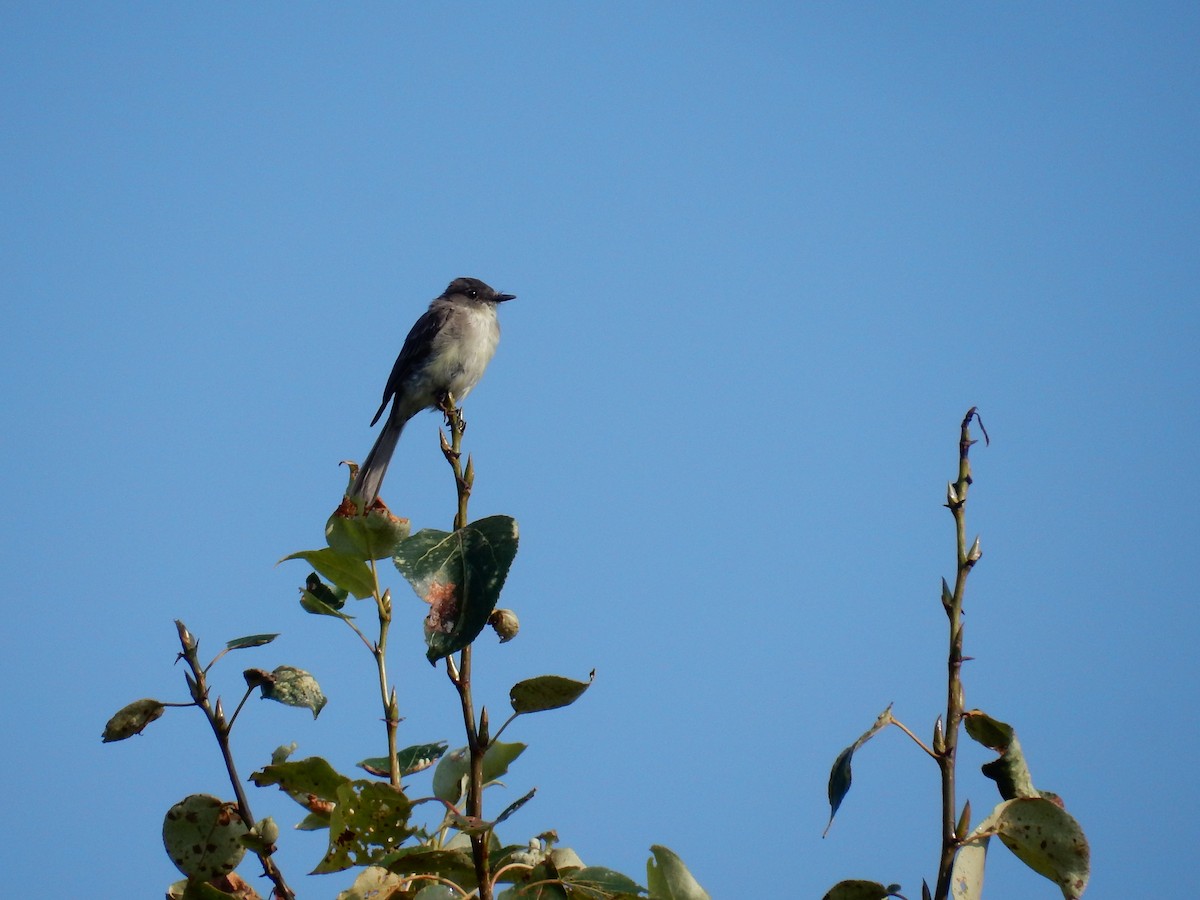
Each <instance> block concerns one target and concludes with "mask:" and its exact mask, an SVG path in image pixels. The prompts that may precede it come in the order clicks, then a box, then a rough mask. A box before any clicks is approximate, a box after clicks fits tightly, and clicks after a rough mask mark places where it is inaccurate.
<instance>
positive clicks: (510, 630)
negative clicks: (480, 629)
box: [488, 609, 521, 644]
mask: <svg viewBox="0 0 1200 900" xmlns="http://www.w3.org/2000/svg"><path fill="white" fill-rule="evenodd" d="M488 624H489V625H491V626H492V630H493V631H495V632H496V634H497V635H498V636H499V638H500V643H502V644H506V643H508V642H509V641H511V640H512V639H513V638H515V637H516V636H517V632H518V631H520V630H521V623H520V622H519V621H518V620H517V614H516V613H515V612H513V611H512V610H511V609H494V610H492V614H491V615H490V616H488Z"/></svg>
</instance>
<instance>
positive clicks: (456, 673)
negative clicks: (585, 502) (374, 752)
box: [440, 395, 492, 900]
mask: <svg viewBox="0 0 1200 900" xmlns="http://www.w3.org/2000/svg"><path fill="white" fill-rule="evenodd" d="M440 409H441V411H442V412H443V413H444V414H445V416H446V425H447V427H448V428H449V429H450V439H449V440H447V439H446V435H445V432H442V434H441V443H442V453H443V454H444V455H445V457H446V461H447V462H448V463H449V464H450V468H451V470H452V471H453V472H454V485H455V489H456V492H457V495H458V507H457V510H456V512H455V515H454V530H455V531H457V530H458V529H460V528H465V527H466V525H467V503H468V501H469V500H470V497H471V486H472V484H474V481H475V467H474V464H473V463H472V461H471V458H470V457H467V464H466V466H465V467H464V466H463V464H462V437H463V431H464V430H465V429H466V422H464V421H463V417H462V410H461V409H459V408H458V406H456V405H455V403H454V397H453V396H450V395H447V396H446V397H445V398H444V399H443V402H442V404H441V406H440ZM446 673H447V675H448V676H449V678H450V681H451V682H452V683H453V685H454V688H455V690H457V691H458V698H459V703H460V704H461V706H462V714H463V727H464V728H465V730H466V733H467V750H468V752H469V753H470V756H471V769H470V775H469V777H468V780H467V815H468V816H471V817H474V818H475V819H477V820H482V818H483V755H484V753H485V752H486V751H487V743H486V741H487V739H486V737H484V738H481V736H480V728H479V726H478V724H477V723H476V720H475V704H474V701H473V699H472V696H471V647H470V645H468V646H466V647H463V649H462V650H461V651H460V652H459V656H458V665H457V666H455V665H454V661H453V660H452V659H449V658H447V660H446ZM489 836H490V835H489V833H488V832H486V831H485V832H484V833H482V834H472V835H471V856H472V859H473V860H474V863H475V877H476V880H477V881H478V883H479V898H480V900H492V879H491V873H490V872H489V865H488V852H487V846H488V838H489Z"/></svg>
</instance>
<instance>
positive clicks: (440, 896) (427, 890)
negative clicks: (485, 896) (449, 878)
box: [413, 884, 462, 900]
mask: <svg viewBox="0 0 1200 900" xmlns="http://www.w3.org/2000/svg"><path fill="white" fill-rule="evenodd" d="M460 897H462V892H461V891H456V890H454V889H453V888H451V887H450V886H449V885H445V884H427V885H425V887H423V888H421V889H420V890H419V891H417V893H416V894H415V895H414V896H413V900H459V898H460Z"/></svg>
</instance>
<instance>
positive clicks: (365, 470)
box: [350, 416, 408, 511]
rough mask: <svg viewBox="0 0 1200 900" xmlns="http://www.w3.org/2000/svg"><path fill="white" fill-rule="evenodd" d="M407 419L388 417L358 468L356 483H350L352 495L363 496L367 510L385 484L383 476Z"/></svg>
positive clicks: (364, 506) (363, 506)
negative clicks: (373, 444)
mask: <svg viewBox="0 0 1200 900" xmlns="http://www.w3.org/2000/svg"><path fill="white" fill-rule="evenodd" d="M407 421H408V420H407V419H397V418H396V417H394V416H389V417H388V419H387V421H385V422H384V423H383V430H382V431H380V432H379V437H377V438H376V439H375V446H373V447H372V448H371V452H370V453H368V454H367V458H366V459H364V460H363V463H362V465H361V466H360V467H359V469H358V475H356V476H355V477H354V483H353V484H352V485H350V496H351V497H358V498H361V500H362V506H361V509H362V510H363V511H366V509H367V507H368V506H370V505H371V504H372V503H374V502H375V498H376V497H378V496H379V488H380V487H381V486H382V485H383V476H384V475H386V474H387V468H388V463H390V462H391V461H392V453H393V452H394V451H395V449H396V442H397V441H399V440H400V432H402V431H403V430H404V425H405V423H406V422H407Z"/></svg>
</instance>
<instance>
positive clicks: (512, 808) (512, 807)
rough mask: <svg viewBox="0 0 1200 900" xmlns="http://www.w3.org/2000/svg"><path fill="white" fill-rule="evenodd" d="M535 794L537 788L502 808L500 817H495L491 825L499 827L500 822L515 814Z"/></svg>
mask: <svg viewBox="0 0 1200 900" xmlns="http://www.w3.org/2000/svg"><path fill="white" fill-rule="evenodd" d="M536 793H537V788H534V789H533V790H531V791H530V792H529V793H528V794H526V795H525V796H524V797H519V798H517V799H516V800H514V801H513V802H512V803H510V804H508V806H506V807H504V811H503V812H502V813H500V815H498V816H496V821H494V822H493V823H492V824H493V825H499V824H500V823H501V822H503V821H504V820H505V819H507V818H508V817H509V816H511V815H512V814H513V813H515V812H516V811H517V810H518V809H520V808H521V807H522V806H524V805H525V804H526V803H528V802H529V801H530V800H532V799H533V795H534V794H536Z"/></svg>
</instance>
